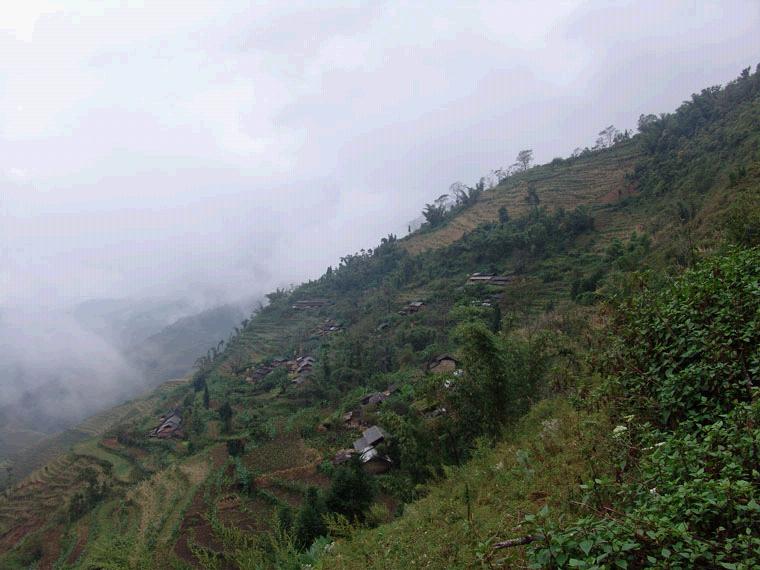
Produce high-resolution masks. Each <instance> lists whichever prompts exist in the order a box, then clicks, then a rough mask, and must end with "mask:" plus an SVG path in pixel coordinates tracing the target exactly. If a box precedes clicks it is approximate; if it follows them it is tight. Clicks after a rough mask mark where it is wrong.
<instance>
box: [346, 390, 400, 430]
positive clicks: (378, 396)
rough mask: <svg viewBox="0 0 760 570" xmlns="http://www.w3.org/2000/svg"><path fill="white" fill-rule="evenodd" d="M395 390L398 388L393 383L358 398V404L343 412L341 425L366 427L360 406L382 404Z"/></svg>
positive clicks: (358, 427)
mask: <svg viewBox="0 0 760 570" xmlns="http://www.w3.org/2000/svg"><path fill="white" fill-rule="evenodd" d="M396 390H398V387H397V386H396V385H395V384H391V385H390V386H388V387H387V388H386V389H385V390H383V391H382V392H372V393H371V394H367V395H366V396H364V397H363V398H362V399H361V400H360V404H361V405H360V406H358V407H357V408H355V409H353V410H350V411H348V412H346V413H345V414H343V425H345V426H346V427H347V428H352V429H361V428H363V427H366V424H365V423H364V421H363V419H362V417H363V415H364V414H363V410H362V408H363V407H364V406H376V405H378V404H382V403H383V402H384V401H385V400H387V399H388V398H390V396H391V394H393V393H394V392H395V391H396Z"/></svg>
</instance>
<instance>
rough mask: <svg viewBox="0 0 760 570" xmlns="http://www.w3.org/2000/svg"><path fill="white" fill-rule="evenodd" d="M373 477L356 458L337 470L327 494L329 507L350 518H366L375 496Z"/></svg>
mask: <svg viewBox="0 0 760 570" xmlns="http://www.w3.org/2000/svg"><path fill="white" fill-rule="evenodd" d="M374 494H375V493H374V487H373V485H372V479H371V478H370V476H369V475H368V474H367V473H365V471H364V470H363V469H362V468H361V465H360V464H359V460H358V459H357V458H354V460H353V461H352V462H351V464H350V465H347V466H344V467H341V468H340V469H338V470H337V471H336V472H335V475H334V476H333V480H332V486H331V487H330V490H329V492H328V494H327V500H326V503H327V508H328V509H330V510H331V511H333V512H336V513H340V514H342V515H345V516H346V517H348V519H349V520H353V519H359V520H362V519H363V518H364V513H365V511H366V510H367V509H369V507H370V506H371V505H372V499H373V498H374Z"/></svg>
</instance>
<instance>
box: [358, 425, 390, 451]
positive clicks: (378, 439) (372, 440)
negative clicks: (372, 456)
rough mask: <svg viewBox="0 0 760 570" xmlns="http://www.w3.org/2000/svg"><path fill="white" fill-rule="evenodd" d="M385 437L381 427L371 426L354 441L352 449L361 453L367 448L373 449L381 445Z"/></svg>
mask: <svg viewBox="0 0 760 570" xmlns="http://www.w3.org/2000/svg"><path fill="white" fill-rule="evenodd" d="M387 436H388V434H386V433H385V432H384V431H383V429H382V428H381V427H379V426H372V427H371V428H367V429H365V430H364V432H363V433H362V436H361V437H360V438H359V439H357V440H356V441H354V449H355V450H356V451H361V452H363V451H364V450H366V449H367V448H368V447H374V446H376V445H377V444H379V443H382V442H383V441H385V438H386V437H387Z"/></svg>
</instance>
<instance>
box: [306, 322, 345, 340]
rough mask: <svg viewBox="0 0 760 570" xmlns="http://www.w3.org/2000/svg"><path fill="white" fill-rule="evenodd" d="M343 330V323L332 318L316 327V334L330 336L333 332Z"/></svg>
mask: <svg viewBox="0 0 760 570" xmlns="http://www.w3.org/2000/svg"><path fill="white" fill-rule="evenodd" d="M342 331H343V325H341V324H340V323H338V322H336V321H334V320H332V319H327V320H326V321H325V322H324V323H322V324H321V325H319V326H318V327H317V328H316V329H314V332H313V335H314V336H328V335H331V334H335V333H339V332H342Z"/></svg>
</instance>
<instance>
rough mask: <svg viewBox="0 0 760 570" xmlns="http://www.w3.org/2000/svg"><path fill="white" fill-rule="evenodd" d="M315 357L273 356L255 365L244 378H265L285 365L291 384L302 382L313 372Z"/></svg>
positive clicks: (252, 379) (257, 379) (251, 380)
mask: <svg viewBox="0 0 760 570" xmlns="http://www.w3.org/2000/svg"><path fill="white" fill-rule="evenodd" d="M315 363H316V359H315V358H314V357H313V356H299V357H298V358H296V359H294V360H287V359H285V358H273V359H272V360H270V361H269V362H268V363H266V364H262V365H260V366H258V367H256V368H255V369H254V370H253V371H252V372H251V373H250V374H249V375H248V377H247V378H246V380H247V381H248V382H252V383H255V382H258V381H260V380H263V379H264V378H266V377H267V376H268V375H269V374H270V373H271V372H273V371H274V370H275V369H277V368H280V367H283V366H284V367H285V368H286V369H287V371H288V373H289V374H291V376H293V378H292V380H291V382H292V383H293V384H302V383H303V382H304V381H305V380H306V379H307V378H308V377H309V376H310V375H311V373H312V372H313V370H314V364H315Z"/></svg>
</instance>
